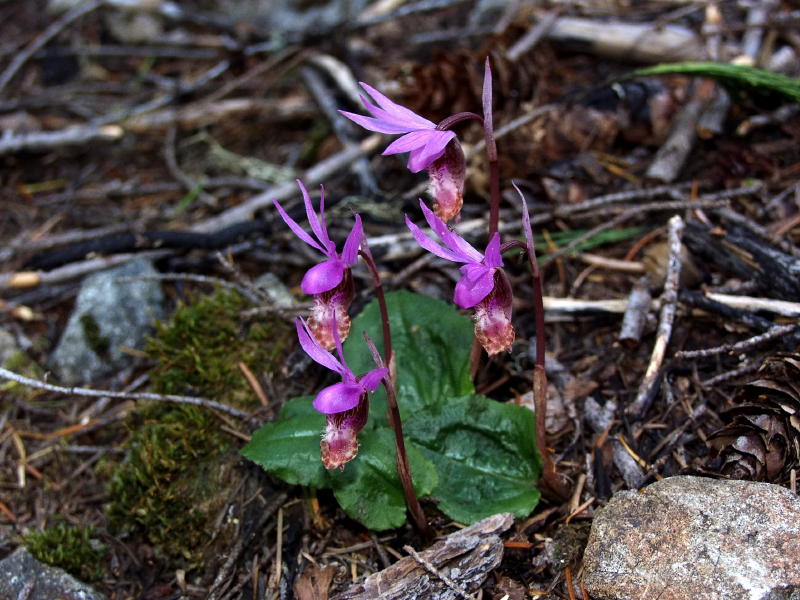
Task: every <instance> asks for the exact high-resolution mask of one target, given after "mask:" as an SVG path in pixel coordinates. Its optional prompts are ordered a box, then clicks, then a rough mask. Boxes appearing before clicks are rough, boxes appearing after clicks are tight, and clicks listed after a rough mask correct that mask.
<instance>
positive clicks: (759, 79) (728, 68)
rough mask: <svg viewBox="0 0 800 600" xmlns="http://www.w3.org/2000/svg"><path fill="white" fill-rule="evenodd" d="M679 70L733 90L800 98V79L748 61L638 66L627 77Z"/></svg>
mask: <svg viewBox="0 0 800 600" xmlns="http://www.w3.org/2000/svg"><path fill="white" fill-rule="evenodd" d="M676 73H677V74H683V75H693V76H695V77H708V78H709V79H715V80H717V81H719V82H720V83H721V84H723V85H725V86H727V87H728V88H731V89H733V90H747V91H750V92H755V93H761V94H764V93H771V94H777V95H780V96H782V97H783V98H785V99H786V100H789V101H791V102H800V80H798V79H792V78H791V77H787V76H786V75H781V74H780V73H773V72H772V71H765V70H764V69H759V68H757V67H750V66H747V65H732V64H728V63H718V62H679V63H665V64H661V65H654V66H652V67H645V68H643V69H637V70H635V71H633V72H632V73H630V74H628V76H627V78H632V77H647V76H651V75H668V74H676Z"/></svg>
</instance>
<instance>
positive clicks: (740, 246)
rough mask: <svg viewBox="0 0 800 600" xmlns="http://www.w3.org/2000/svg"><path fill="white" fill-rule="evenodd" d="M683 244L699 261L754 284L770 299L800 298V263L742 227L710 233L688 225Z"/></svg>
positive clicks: (792, 299)
mask: <svg viewBox="0 0 800 600" xmlns="http://www.w3.org/2000/svg"><path fill="white" fill-rule="evenodd" d="M684 243H685V244H686V246H687V247H688V248H689V250H690V251H691V252H692V254H694V256H696V257H698V258H699V259H700V260H699V261H698V262H700V263H701V264H702V263H711V264H712V265H714V266H716V267H717V268H718V269H720V270H721V271H724V272H725V273H727V274H729V275H732V276H734V277H737V278H739V279H742V280H744V281H751V280H752V281H755V282H756V284H757V285H758V286H759V290H760V291H761V292H762V293H763V294H764V295H765V296H767V297H770V298H780V299H782V300H790V301H795V300H797V298H800V277H798V273H800V259H797V258H795V257H794V256H791V255H790V254H786V253H785V252H781V251H780V250H779V249H778V248H776V247H775V246H773V245H771V244H768V243H767V242H765V241H763V240H761V239H759V238H758V237H756V236H755V235H754V234H753V233H751V232H749V231H748V230H747V229H745V228H744V227H740V226H739V225H730V226H728V227H727V228H725V229H724V230H723V229H721V228H714V229H711V228H710V227H708V226H706V225H704V224H702V223H699V222H697V221H689V223H687V225H686V233H685V235H684Z"/></svg>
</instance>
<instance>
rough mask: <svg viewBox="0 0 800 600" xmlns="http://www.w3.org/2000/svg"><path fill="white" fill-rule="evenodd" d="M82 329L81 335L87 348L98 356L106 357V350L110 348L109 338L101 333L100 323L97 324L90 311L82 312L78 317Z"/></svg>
mask: <svg viewBox="0 0 800 600" xmlns="http://www.w3.org/2000/svg"><path fill="white" fill-rule="evenodd" d="M78 321H80V324H81V328H82V329H83V337H84V339H85V340H86V344H87V345H88V346H89V348H90V349H91V350H92V352H94V353H95V354H96V355H97V356H99V357H100V358H106V357H108V350H109V348H111V340H109V339H108V337H106V336H104V335H103V332H102V331H101V329H100V325H98V324H97V321H96V320H95V318H94V316H93V315H92V314H91V313H84V314H82V315H81V316H80V318H79V319H78Z"/></svg>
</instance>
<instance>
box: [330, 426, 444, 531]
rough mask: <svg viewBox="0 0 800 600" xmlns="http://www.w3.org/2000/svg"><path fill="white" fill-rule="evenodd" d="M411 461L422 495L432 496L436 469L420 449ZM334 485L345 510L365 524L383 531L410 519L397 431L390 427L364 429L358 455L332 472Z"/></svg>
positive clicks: (411, 454) (411, 450) (412, 453)
mask: <svg viewBox="0 0 800 600" xmlns="http://www.w3.org/2000/svg"><path fill="white" fill-rule="evenodd" d="M408 461H409V464H410V467H411V476H412V480H413V482H414V489H415V491H416V493H417V496H418V497H421V496H427V495H429V494H430V493H431V492H432V491H433V489H434V487H435V486H436V483H437V479H438V478H437V475H436V468H435V467H434V466H433V463H431V461H430V460H428V459H427V458H426V457H425V455H424V454H423V453H422V452H420V451H419V450H417V449H416V448H409V449H408ZM330 479H331V487H332V488H333V493H334V495H335V496H336V500H337V501H338V502H339V505H340V506H341V507H342V508H343V509H344V511H345V512H346V513H347V514H348V515H349V516H350V517H352V518H353V519H355V520H357V521H359V522H360V523H362V524H363V525H364V526H366V527H368V528H370V529H374V530H376V531H381V530H384V529H392V528H395V527H400V526H401V525H402V524H403V523H405V520H406V501H405V496H404V494H403V487H402V484H401V483H400V477H399V475H398V474H397V468H396V467H395V447H394V433H393V432H392V431H390V430H389V429H388V428H382V429H377V430H374V431H367V432H362V433H361V434H360V435H359V448H358V456H357V457H356V458H355V459H354V460H353V461H352V462H350V463H348V464H347V465H346V466H345V469H344V471H331V472H330Z"/></svg>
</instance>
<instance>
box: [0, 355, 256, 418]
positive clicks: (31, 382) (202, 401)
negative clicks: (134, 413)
mask: <svg viewBox="0 0 800 600" xmlns="http://www.w3.org/2000/svg"><path fill="white" fill-rule="evenodd" d="M0 377H2V378H3V379H8V380H10V381H16V382H17V383H21V384H22V385H27V386H28V387H32V388H35V389H39V390H46V391H48V392H57V393H59V394H66V395H68V396H88V397H92V398H116V399H119V400H153V401H156V402H175V403H177V404H191V405H193V406H201V407H203V408H210V409H212V410H218V411H220V412H224V413H226V414H229V415H231V416H233V417H236V418H237V419H249V418H250V415H248V414H247V413H245V412H242V411H240V410H238V409H236V408H233V407H231V406H227V405H226V404H222V403H221V402H216V401H215V400H208V399H206V398H199V397H196V396H175V395H173V394H150V393H146V392H141V393H129V392H110V391H106V390H94V389H90V388H82V387H62V386H60V385H53V384H51V383H46V382H44V381H39V380H38V379H31V378H30V377H25V376H24V375H19V374H18V373H14V372H13V371H9V370H8V369H4V368H2V367H0Z"/></svg>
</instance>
